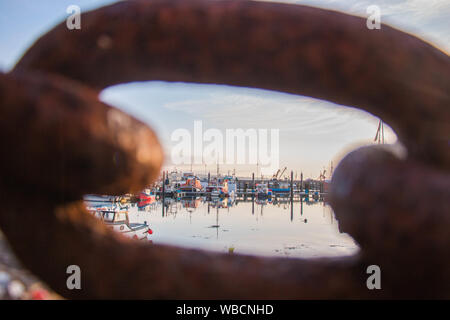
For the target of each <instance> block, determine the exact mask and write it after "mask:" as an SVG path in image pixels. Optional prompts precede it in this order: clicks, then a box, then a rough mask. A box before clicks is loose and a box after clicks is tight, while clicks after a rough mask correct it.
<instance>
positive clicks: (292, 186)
mask: <svg viewBox="0 0 450 320" xmlns="http://www.w3.org/2000/svg"><path fill="white" fill-rule="evenodd" d="M293 199H294V171H292V170H291V200H293Z"/></svg>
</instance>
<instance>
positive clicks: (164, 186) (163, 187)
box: [161, 171, 166, 217]
mask: <svg viewBox="0 0 450 320" xmlns="http://www.w3.org/2000/svg"><path fill="white" fill-rule="evenodd" d="M161 190H162V206H161V207H162V216H163V217H164V204H165V201H164V198H165V196H166V173H165V172H164V171H163V176H162V189H161Z"/></svg>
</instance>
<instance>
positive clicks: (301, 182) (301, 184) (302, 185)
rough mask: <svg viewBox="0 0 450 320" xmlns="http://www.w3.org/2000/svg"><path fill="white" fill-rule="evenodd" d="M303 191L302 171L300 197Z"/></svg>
mask: <svg viewBox="0 0 450 320" xmlns="http://www.w3.org/2000/svg"><path fill="white" fill-rule="evenodd" d="M302 192H303V172H302V173H300V198H301V195H302Z"/></svg>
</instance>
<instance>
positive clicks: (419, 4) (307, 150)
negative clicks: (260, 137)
mask: <svg viewBox="0 0 450 320" xmlns="http://www.w3.org/2000/svg"><path fill="white" fill-rule="evenodd" d="M112 2H115V1H110V0H90V1H87V0H82V1H77V0H69V1H65V0H53V1H48V0H40V1H31V0H10V1H9V0H0V70H3V71H8V70H10V69H11V68H12V67H13V66H14V64H15V63H16V62H17V61H18V60H19V59H20V57H21V55H22V54H23V53H24V51H25V50H26V49H27V48H28V47H29V46H30V45H31V44H32V43H33V42H34V41H35V40H36V39H37V38H38V37H39V36H40V35H42V34H44V33H45V32H46V31H47V30H49V29H51V28H52V27H53V26H54V25H56V24H57V23H59V22H61V21H62V20H63V19H65V18H66V17H67V14H66V8H67V7H68V6H69V5H72V4H76V5H79V6H80V7H81V10H82V12H83V11H87V10H90V9H93V8H96V7H99V6H102V5H104V4H108V3H112ZM280 2H290V3H299V4H307V5H314V6H319V7H323V8H330V9H334V10H339V11H343V12H348V13H351V14H357V15H361V16H366V8H367V6H369V5H373V4H375V5H379V6H380V9H381V14H382V17H381V21H382V22H383V23H387V24H390V25H392V26H395V27H397V28H399V29H401V30H404V31H407V32H410V33H413V34H415V35H418V36H420V37H421V38H423V39H425V40H426V41H428V42H430V43H432V44H433V45H435V46H437V47H439V48H440V49H441V50H444V51H446V52H449V50H450V32H449V31H450V18H449V17H450V1H448V0H408V1H405V0H370V1H365V0H318V1H310V0H305V1H289V0H285V1H280ZM101 99H102V100H104V101H106V102H108V103H110V104H112V105H114V106H117V107H118V108H120V109H122V110H124V111H126V112H128V113H130V114H132V115H134V116H136V117H137V118H139V119H141V120H143V121H144V122H146V123H148V124H149V125H150V126H152V127H153V128H155V130H156V132H157V133H158V135H159V137H160V140H161V141H162V142H163V144H164V146H165V150H166V153H167V154H168V155H170V148H171V146H173V142H171V141H170V134H171V132H173V130H175V129H177V128H186V129H188V130H192V129H193V124H194V120H203V124H204V127H206V128H218V129H220V130H225V129H226V128H244V129H245V128H255V129H258V128H267V129H270V128H279V129H280V166H282V167H284V166H288V167H289V168H290V169H293V170H296V171H298V172H300V171H303V172H304V174H305V176H307V177H313V178H317V176H318V174H319V171H320V170H322V169H323V168H324V167H328V166H329V163H330V161H331V160H334V162H335V164H336V162H337V161H338V159H339V158H340V157H341V156H342V154H343V153H344V152H345V151H348V149H349V148H353V147H355V146H357V145H362V144H368V143H371V141H372V139H373V137H374V134H375V131H376V128H377V124H378V119H376V118H374V117H372V116H371V115H369V114H367V113H365V112H363V111H359V110H355V109H351V108H345V107H342V106H337V105H334V104H332V103H328V102H324V101H320V100H316V99H311V98H308V97H301V96H294V95H288V94H283V93H278V92H271V91H263V90H257V89H249V88H236V87H229V86H218V85H198V84H197V85H194V84H186V83H166V82H158V81H155V82H144V83H131V84H126V85H119V86H115V87H111V88H108V89H106V90H105V91H103V92H102V94H101ZM386 138H387V141H388V142H395V140H396V137H395V134H394V133H393V132H392V131H390V130H389V129H387V130H386ZM167 160H168V161H167V163H166V166H167V167H168V168H172V167H173V166H172V165H171V164H170V156H168V157H167ZM179 168H180V167H179ZM185 168H187V167H185ZM194 169H197V170H198V171H200V172H203V171H204V167H203V166H199V167H198V168H196V167H195V166H194ZM223 169H224V170H227V169H232V167H224V168H223ZM207 170H211V171H213V170H215V168H213V167H211V168H209V167H208V168H207ZM255 170H256V168H255V167H254V166H242V167H236V171H237V172H238V173H241V174H247V173H250V172H253V171H255Z"/></svg>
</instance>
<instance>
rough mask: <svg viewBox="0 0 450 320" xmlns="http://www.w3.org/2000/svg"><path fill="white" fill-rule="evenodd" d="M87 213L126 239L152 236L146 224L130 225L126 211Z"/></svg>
mask: <svg viewBox="0 0 450 320" xmlns="http://www.w3.org/2000/svg"><path fill="white" fill-rule="evenodd" d="M88 210H89V209H88ZM89 211H90V212H91V213H92V214H93V215H94V216H95V217H97V218H99V219H100V220H102V221H103V222H104V223H105V224H106V226H108V227H109V228H111V229H112V230H114V231H117V232H119V233H121V234H123V235H124V236H126V237H128V238H132V239H138V240H143V239H148V236H149V235H151V234H153V231H152V229H150V228H149V226H148V225H147V224H146V223H130V221H129V219H128V211H114V210H104V208H97V209H95V210H89Z"/></svg>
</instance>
